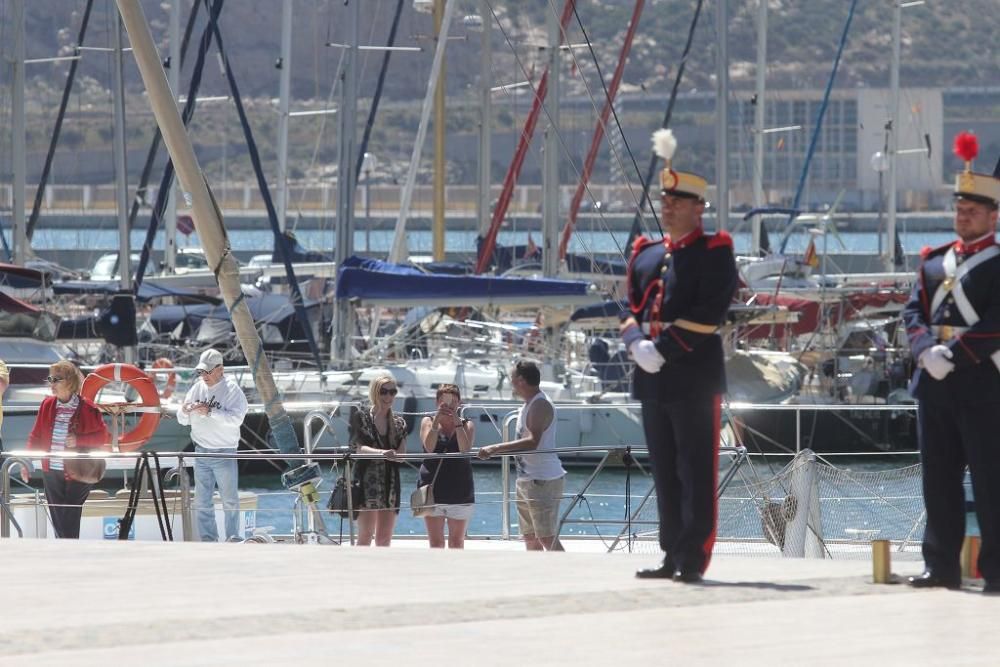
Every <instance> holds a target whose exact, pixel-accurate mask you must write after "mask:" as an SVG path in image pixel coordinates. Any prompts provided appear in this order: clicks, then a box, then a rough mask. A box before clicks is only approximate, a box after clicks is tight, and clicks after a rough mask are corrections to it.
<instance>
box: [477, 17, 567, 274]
mask: <svg viewBox="0 0 1000 667" xmlns="http://www.w3.org/2000/svg"><path fill="white" fill-rule="evenodd" d="M575 1H576V0H566V5H565V7H564V8H563V13H562V15H561V16H560V17H559V25H560V26H561V27H562V26H565V24H566V23H567V22H568V21H569V11H568V10H570V9H572V6H573V4H574V3H575ZM486 4H487V6H489V8H490V12H491V14H492V15H493V19H494V20H495V21H496V23H497V26H498V27H499V29H500V32H501V34H502V35H503V37H504V40H506V42H507V46H508V47H509V48H510V50H511V53H513V54H514V60H515V62H516V63H517V65H518V66H519V67H521V69H522V71H523V72H524V74H525V78H529V79H530V77H528V76H527V70H525V69H524V66H523V63H522V62H521V59H520V58H519V57H518V56H517V52H516V50H515V49H514V46H513V43H512V42H511V39H510V36H509V35H508V34H507V31H506V30H504V27H503V24H502V23H501V22H500V19H499V17H498V16H497V14H496V10H495V9H494V7H493V4H492V3H491V2H490V0H486ZM561 36H562V32H561V31H560V37H561ZM560 41H561V40H560ZM548 80H549V68H548V67H546V68H545V71H544V73H543V74H542V78H541V80H540V81H539V83H538V86H537V87H536V86H535V85H534V84H533V83H531V82H530V81H529V84H528V85H529V86H530V87H531V89H532V91H533V92H534V96H533V97H532V100H531V111H530V112H529V114H528V118H527V120H526V121H525V124H524V126H523V128H522V129H521V135H520V138H519V139H518V143H517V148H516V150H515V153H514V157H513V159H512V160H511V163H510V165H509V166H508V168H507V173H506V175H505V176H504V180H503V186H502V189H501V191H500V197H499V199H498V200H497V204H496V206H495V208H494V209H493V215H492V217H491V220H490V227H489V230H488V231H487V233H486V236H485V238H483V239H482V240H481V243H480V244H479V257H478V259H477V261H476V269H475V273H477V274H480V273H482V272H483V271H484V270H485V269H486V267H487V265H488V264H489V263H490V262H491V261H492V259H493V255H494V250H495V248H496V239H497V235H498V233H499V231H500V224H501V223H502V222H503V219H504V218H505V217H506V215H507V210H508V206H509V205H510V201H511V198H512V197H513V193H514V187H515V186H516V184H517V178H518V176H519V175H520V173H521V168H522V167H523V166H524V158H525V156H526V155H527V153H528V148H529V147H530V145H531V138H532V136H533V135H534V131H535V126H536V125H537V123H538V116H539V115H540V114H541V113H543V112H544V113H545V114H546V116H547V117H548V116H549V114H548V109H547V106H546V105H545V104H544V100H545V96H546V93H547V91H548ZM549 122H550V123H551V125H552V127H556V124H555V123H552V119H551V117H549ZM556 136H557V138H558V139H559V142H560V144H561V146H562V147H563V150H564V151H565V150H566V148H565V142H564V141H563V139H562V137H561V135H559V133H558V132H557V133H556ZM571 163H572V161H571ZM574 168H575V165H574Z"/></svg>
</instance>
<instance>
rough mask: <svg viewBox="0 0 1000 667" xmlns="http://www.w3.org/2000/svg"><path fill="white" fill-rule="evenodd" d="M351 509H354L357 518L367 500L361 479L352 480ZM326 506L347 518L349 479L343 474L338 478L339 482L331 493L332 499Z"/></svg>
mask: <svg viewBox="0 0 1000 667" xmlns="http://www.w3.org/2000/svg"><path fill="white" fill-rule="evenodd" d="M350 488H351V509H353V510H354V518H355V519H357V518H358V515H359V514H360V513H361V511H360V510H361V505H362V504H363V503H364V502H365V494H364V490H363V489H362V488H361V480H357V479H355V480H352V481H351V487H350ZM326 508H327V509H328V510H330V511H331V512H336V513H337V514H339V515H340V516H341V518H344V519H346V518H347V511H348V510H347V479H346V478H345V477H344V476H343V475H341V476H340V477H339V478H338V479H337V484H336V485H335V486H334V487H333V493H331V494H330V501H329V502H328V503H327V504H326Z"/></svg>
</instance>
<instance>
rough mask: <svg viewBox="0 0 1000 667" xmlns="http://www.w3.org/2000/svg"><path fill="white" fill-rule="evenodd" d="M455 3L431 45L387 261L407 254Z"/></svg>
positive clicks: (450, 3)
mask: <svg viewBox="0 0 1000 667" xmlns="http://www.w3.org/2000/svg"><path fill="white" fill-rule="evenodd" d="M456 4H457V2H456V0H448V1H447V4H446V5H445V7H444V18H443V19H442V22H441V38H440V39H438V40H437V45H436V46H435V47H434V60H433V61H432V63H431V75H430V78H429V79H428V81H427V94H426V95H425V96H424V101H423V106H422V107H421V109H420V123H419V124H418V125H417V138H416V140H415V141H414V142H413V155H412V156H411V157H410V166H409V167H408V169H407V171H406V182H405V183H404V185H403V192H402V193H401V194H400V197H399V217H398V218H396V230H395V232H394V233H393V236H392V248H390V250H389V261H390V262H402V261H403V260H405V259H406V255H407V253H408V249H407V247H406V221H407V218H409V216H410V204H411V203H412V202H413V188H414V187H415V186H416V182H417V170H418V169H419V167H420V155H421V154H422V152H423V149H424V140H425V139H426V137H427V124H428V123H429V122H430V117H431V111H432V110H433V101H434V92H435V91H436V90H437V85H438V78H439V75H440V65H441V63H442V61H443V60H444V49H445V45H446V44H447V41H448V40H447V36H448V31H449V29H450V26H451V16H452V13H453V12H454V10H455V5H456Z"/></svg>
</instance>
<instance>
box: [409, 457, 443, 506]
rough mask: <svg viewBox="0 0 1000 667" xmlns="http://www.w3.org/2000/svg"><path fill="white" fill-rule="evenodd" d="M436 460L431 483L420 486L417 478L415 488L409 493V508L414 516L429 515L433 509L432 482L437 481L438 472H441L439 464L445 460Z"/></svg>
mask: <svg viewBox="0 0 1000 667" xmlns="http://www.w3.org/2000/svg"><path fill="white" fill-rule="evenodd" d="M437 461H438V466H437V470H435V471H434V477H432V478H431V483H430V484H424V485H423V486H420V482H419V478H418V481H417V488H416V489H414V490H413V493H411V494H410V509H411V510H413V516H415V517H421V516H430V513H431V512H432V511H433V510H434V505H435V502H434V482H436V481H437V478H438V473H440V472H441V466H442V465H444V461H445V460H444V459H438V460H437Z"/></svg>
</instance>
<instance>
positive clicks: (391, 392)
mask: <svg viewBox="0 0 1000 667" xmlns="http://www.w3.org/2000/svg"><path fill="white" fill-rule="evenodd" d="M378 393H379V395H380V396H395V395H396V394H398V393H399V390H398V389H396V388H395V387H391V388H390V387H382V388H381V389H379V390H378Z"/></svg>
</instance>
